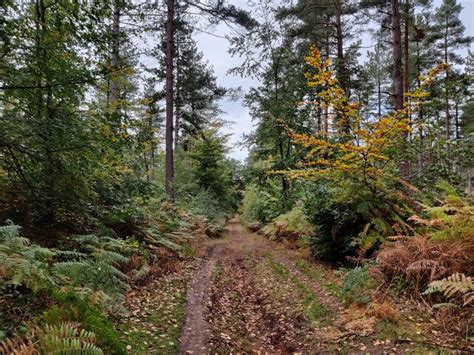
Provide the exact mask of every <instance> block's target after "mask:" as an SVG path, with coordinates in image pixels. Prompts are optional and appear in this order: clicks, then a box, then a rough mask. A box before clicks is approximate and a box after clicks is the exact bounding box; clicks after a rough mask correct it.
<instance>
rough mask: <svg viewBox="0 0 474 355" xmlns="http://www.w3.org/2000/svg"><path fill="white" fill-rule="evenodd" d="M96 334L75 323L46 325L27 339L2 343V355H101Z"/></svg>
mask: <svg viewBox="0 0 474 355" xmlns="http://www.w3.org/2000/svg"><path fill="white" fill-rule="evenodd" d="M95 343H96V336H95V334H94V333H92V332H89V331H86V330H84V329H80V328H79V326H78V325H77V324H74V323H62V324H60V325H58V326H54V325H45V326H43V327H35V328H33V329H31V330H30V331H29V332H28V334H27V335H26V337H24V338H15V339H7V340H5V341H4V342H2V343H0V353H1V354H21V355H30V354H31V355H32V354H64V355H65V354H87V355H101V354H103V351H102V350H101V349H100V348H99V347H97V346H96V345H95Z"/></svg>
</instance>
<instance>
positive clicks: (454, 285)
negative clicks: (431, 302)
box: [423, 273, 474, 304]
mask: <svg viewBox="0 0 474 355" xmlns="http://www.w3.org/2000/svg"><path fill="white" fill-rule="evenodd" d="M436 292H441V293H442V294H443V295H444V296H446V297H448V298H451V297H453V296H455V295H462V296H463V297H465V296H468V297H467V300H465V302H464V303H465V304H467V303H466V302H468V303H469V302H472V297H471V295H472V293H473V292H474V281H473V279H472V277H470V276H466V275H464V274H459V273H455V274H452V275H451V276H448V277H447V278H445V279H442V280H437V281H433V282H431V283H430V284H429V285H428V288H427V289H426V291H425V292H424V293H423V294H426V295H427V294H432V293H436Z"/></svg>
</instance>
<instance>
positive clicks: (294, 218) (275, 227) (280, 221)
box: [263, 207, 314, 240]
mask: <svg viewBox="0 0 474 355" xmlns="http://www.w3.org/2000/svg"><path fill="white" fill-rule="evenodd" d="M263 232H264V233H265V235H266V236H268V237H269V238H270V239H284V238H288V239H295V240H296V239H299V238H308V237H311V236H312V235H313V234H314V227H313V226H312V225H311V224H310V223H309V222H308V220H307V217H306V215H305V214H304V211H303V209H302V208H301V207H294V208H293V209H292V210H291V211H290V212H288V213H285V214H282V215H280V216H278V217H277V218H275V219H274V220H273V222H271V223H269V224H267V225H266V226H265V227H264V228H263Z"/></svg>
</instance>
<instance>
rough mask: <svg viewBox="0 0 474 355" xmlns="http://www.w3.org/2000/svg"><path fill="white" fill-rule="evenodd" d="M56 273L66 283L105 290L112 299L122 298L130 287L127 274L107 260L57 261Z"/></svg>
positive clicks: (92, 289) (91, 291)
mask: <svg viewBox="0 0 474 355" xmlns="http://www.w3.org/2000/svg"><path fill="white" fill-rule="evenodd" d="M53 272H54V274H55V275H56V276H57V277H58V278H59V279H60V280H61V281H62V282H63V283H64V284H66V285H68V284H72V285H74V286H76V287H80V288H83V289H85V290H90V292H86V293H91V294H92V293H93V292H95V291H103V292H104V293H105V294H106V295H108V296H109V297H111V298H112V299H117V298H120V296H121V295H122V293H123V292H125V291H126V290H128V289H129V286H128V284H127V279H128V278H127V275H125V274H124V273H123V272H121V271H120V270H119V269H117V268H116V267H115V266H114V265H111V264H109V263H107V262H105V261H101V260H99V261H95V260H80V261H65V262H60V263H56V264H54V266H53Z"/></svg>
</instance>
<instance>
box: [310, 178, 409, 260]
mask: <svg viewBox="0 0 474 355" xmlns="http://www.w3.org/2000/svg"><path fill="white" fill-rule="evenodd" d="M307 195H308V197H307V198H306V199H305V202H304V206H305V212H306V215H307V216H308V220H309V222H310V223H311V224H313V225H315V226H316V231H315V236H314V237H313V238H312V239H311V247H312V252H313V255H314V256H315V257H317V258H319V259H321V260H325V261H330V262H338V261H344V260H348V259H352V258H354V257H357V258H358V259H362V258H366V257H370V256H371V255H373V253H374V252H375V251H377V250H378V248H379V246H380V245H381V244H382V242H383V241H384V240H385V238H386V237H387V236H390V235H393V233H394V227H393V226H394V225H395V226H396V227H397V229H398V230H405V228H406V227H405V226H406V224H405V223H404V222H403V220H402V218H401V217H400V216H404V215H405V214H407V215H408V213H407V211H408V210H409V208H408V207H407V206H406V205H405V201H403V199H402V198H398V197H397V196H396V195H395V194H390V193H388V192H387V193H386V194H384V195H381V196H380V197H379V196H378V195H375V194H374V193H373V192H372V191H370V190H368V189H363V188H360V186H359V185H358V184H352V183H351V182H349V181H346V182H345V183H343V182H341V183H340V184H339V185H338V186H335V185H334V184H333V183H332V182H331V181H327V180H324V179H321V180H318V181H317V185H316V184H314V185H313V186H311V187H310V188H309V190H308V193H307Z"/></svg>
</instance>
